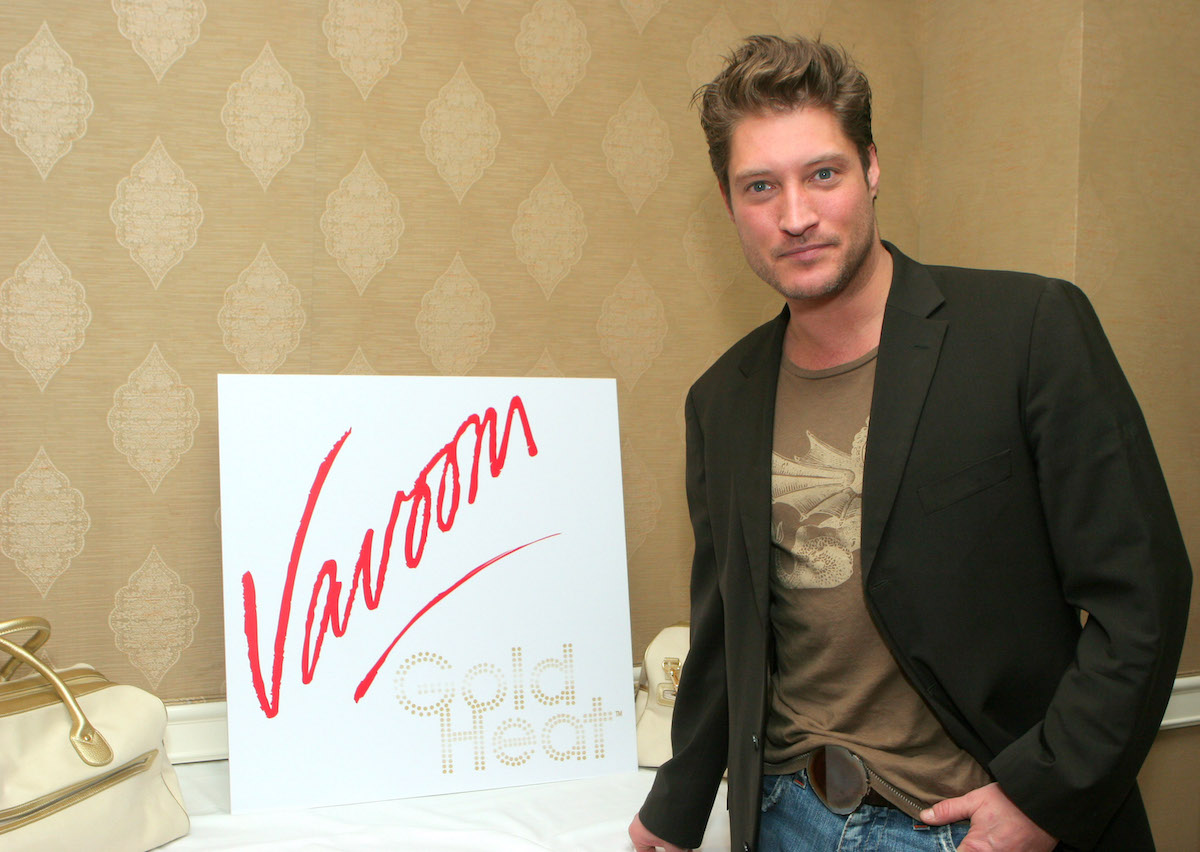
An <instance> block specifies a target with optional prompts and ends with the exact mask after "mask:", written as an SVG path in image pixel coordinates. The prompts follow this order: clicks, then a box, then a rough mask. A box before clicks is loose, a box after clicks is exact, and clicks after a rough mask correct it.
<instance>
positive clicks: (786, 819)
mask: <svg viewBox="0 0 1200 852" xmlns="http://www.w3.org/2000/svg"><path fill="white" fill-rule="evenodd" d="M970 827H971V824H970V823H969V822H956V823H954V824H953V825H943V826H926V825H921V824H920V823H917V822H915V821H914V820H913V818H912V817H910V816H907V815H905V814H904V813H902V812H901V811H898V810H896V809H894V808H880V807H875V806H873V805H861V806H859V808H858V810H856V811H855V812H854V813H852V814H850V815H849V816H840V815H838V814H835V813H833V811H831V810H829V809H828V808H827V807H825V805H823V804H822V803H821V800H820V799H818V798H817V796H816V794H815V793H813V791H812V790H810V789H809V786H808V773H807V772H806V771H805V770H803V769H802V770H800V771H799V772H797V773H795V774H793V775H764V776H763V783H762V818H761V822H760V823H759V829H758V848H759V850H760V852H954V849H955V848H956V847H957V846H958V844H959V843H962V840H963V838H964V837H966V836H967V831H968V830H969V829H970Z"/></svg>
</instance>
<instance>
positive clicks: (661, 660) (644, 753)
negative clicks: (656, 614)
mask: <svg viewBox="0 0 1200 852" xmlns="http://www.w3.org/2000/svg"><path fill="white" fill-rule="evenodd" d="M689 643H690V629H689V627H688V625H687V624H686V623H683V624H675V625H672V626H671V627H667V628H664V629H663V630H662V631H660V632H659V634H658V635H657V636H655V637H654V638H653V639H651V640H650V644H649V645H647V646H646V655H645V657H643V659H642V673H641V675H640V677H639V678H638V689H637V697H636V698H635V701H634V710H635V713H636V718H637V755H638V765H639V766H649V767H659V766H662V765H663V764H664V763H666V762H667V761H668V760H669V759H670V758H671V716H672V714H673V713H674V711H675V693H676V691H677V690H678V689H679V675H680V673H681V672H682V671H683V663H684V660H686V659H687V653H688V646H689Z"/></svg>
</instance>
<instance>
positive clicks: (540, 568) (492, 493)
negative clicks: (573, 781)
mask: <svg viewBox="0 0 1200 852" xmlns="http://www.w3.org/2000/svg"><path fill="white" fill-rule="evenodd" d="M217 386H218V404H219V412H220V452H221V528H222V561H223V570H224V596H225V660H226V682H227V691H228V707H229V763H230V767H229V768H230V799H231V804H232V807H233V810H234V811H246V810H254V809H261V808H274V807H309V806H317V805H331V804H345V803H351V802H365V801H373V800H379V799H390V798H400V797H405V796H417V795H428V794H434V793H447V792H455V791H462V790H476V789H483V788H490V787H502V786H509V785H518V784H530V783H538V782H544V781H554V780H564V779H570V778H581V777H587V776H594V775H601V774H606V773H613V772H626V771H633V770H634V769H635V768H636V762H637V760H636V754H635V749H636V747H635V736H634V731H633V722H634V720H633V711H632V707H633V695H632V680H631V675H630V672H631V665H630V661H631V659H632V655H631V653H630V633H629V599H628V587H627V580H626V574H625V533H624V517H623V511H622V492H621V461H620V446H619V439H618V431H617V408H616V388H615V384H614V382H612V381H611V380H606V379H541V378H536V379H529V378H524V379H499V378H426V377H401V376H267V375H253V376H247V375H222V376H220V377H219V378H218V383H217Z"/></svg>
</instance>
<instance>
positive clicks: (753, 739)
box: [750, 734, 758, 751]
mask: <svg viewBox="0 0 1200 852" xmlns="http://www.w3.org/2000/svg"><path fill="white" fill-rule="evenodd" d="M750 745H752V746H754V750H755V751H758V734H751V735H750Z"/></svg>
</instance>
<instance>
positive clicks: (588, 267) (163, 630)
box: [0, 0, 920, 699]
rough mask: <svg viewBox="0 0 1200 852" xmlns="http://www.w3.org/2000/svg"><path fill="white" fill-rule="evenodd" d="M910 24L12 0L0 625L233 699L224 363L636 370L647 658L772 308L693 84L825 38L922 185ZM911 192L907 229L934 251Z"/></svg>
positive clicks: (775, 12) (774, 5) (5, 42)
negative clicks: (702, 127)
mask: <svg viewBox="0 0 1200 852" xmlns="http://www.w3.org/2000/svg"><path fill="white" fill-rule="evenodd" d="M915 20H916V19H915V17H914V16H913V15H912V14H911V10H910V9H905V8H903V4H893V3H887V2H882V0H880V1H879V2H871V3H836V4H835V3H795V2H769V3H762V2H751V0H740V2H726V3H720V2H715V0H705V1H704V2H692V1H691V0H690V1H689V2H682V0H670V2H668V0H573V2H568V0H273V1H272V0H172V1H171V2H167V3H163V2H156V1H155V0H113V2H111V3H109V2H98V0H46V1H45V2H33V0H6V2H5V3H4V4H2V5H0V68H2V71H0V73H2V79H0V126H2V128H3V130H4V135H3V136H0V181H2V188H3V189H2V198H3V202H2V203H0V282H2V283H0V343H2V344H3V346H4V347H5V348H4V350H0V356H3V357H0V386H2V387H3V397H2V408H0V412H2V414H3V420H4V424H5V427H6V429H5V436H6V440H5V441H4V442H3V444H0V550H2V552H3V559H2V560H0V595H2V599H3V602H4V606H3V608H2V609H3V613H0V614H11V615H15V614H42V615H45V616H47V617H49V618H50V619H51V621H52V622H53V623H54V625H55V628H56V637H55V641H54V642H53V643H52V644H51V645H50V654H51V656H52V657H53V658H54V659H56V660H58V661H60V662H70V661H74V660H78V659H87V660H88V661H90V662H92V663H94V664H96V665H97V666H99V667H100V668H102V669H103V670H104V671H105V672H106V673H108V674H109V675H110V676H112V677H115V678H118V679H121V680H126V681H128V682H131V683H135V684H138V685H141V686H144V687H148V688H151V689H153V690H155V691H156V692H158V693H159V694H160V695H162V696H163V697H165V698H168V699H186V698H217V697H221V696H223V694H224V681H223V671H222V669H223V666H222V655H221V636H222V614H221V595H220V583H221V575H220V521H221V518H220V509H219V505H218V502H219V500H218V474H217V441H216V438H217V410H216V376H217V374H218V373H220V372H243V371H244V372H300V373H339V372H358V373H362V372H377V373H400V374H433V375H439V374H445V375H460V374H467V373H471V374H475V375H563V376H611V377H615V378H616V380H617V383H618V392H619V403H620V408H621V427H622V451H623V468H624V470H623V473H624V478H625V493H626V520H627V528H628V553H629V564H630V587H631V596H632V608H633V628H634V648H633V649H631V651H630V653H631V654H632V655H637V654H639V653H640V650H641V648H642V647H644V645H645V643H646V642H647V641H648V640H649V638H650V637H651V636H652V635H653V633H654V632H656V631H657V630H658V629H659V628H660V627H662V626H664V625H665V624H668V623H671V622H673V621H676V620H678V619H679V618H681V617H683V616H684V614H685V613H686V599H687V570H688V560H689V556H690V534H689V530H688V526H687V521H686V512H685V508H684V505H683V495H682V487H681V483H682V463H683V462H682V459H683V452H682V440H683V415H682V407H683V399H684V394H685V391H686V389H687V386H688V385H689V384H690V383H691V381H692V380H693V379H694V378H695V377H696V376H698V375H699V374H700V373H701V372H702V371H703V370H704V368H705V367H706V366H707V365H708V364H709V363H710V362H711V361H712V359H713V358H714V357H715V356H716V355H717V354H718V353H719V352H720V351H722V350H723V349H724V348H725V347H726V346H728V345H729V344H730V343H731V342H732V341H733V340H735V339H736V338H737V337H738V336H740V335H741V334H742V333H744V331H745V330H747V329H749V328H750V327H752V326H753V325H756V324H757V323H758V322H760V321H762V320H763V319H764V318H766V317H767V316H769V315H771V314H773V313H774V312H775V311H776V310H777V305H776V304H775V300H774V299H773V298H772V297H771V296H770V295H769V293H768V291H767V290H766V288H763V287H761V286H760V285H759V284H758V283H757V281H756V280H755V279H754V278H753V276H752V275H751V274H750V273H749V272H748V271H746V270H745V269H744V266H743V262H742V260H741V256H740V251H739V250H738V248H737V244H736V238H735V236H734V234H733V232H732V229H731V228H730V227H729V226H728V223H727V221H726V219H725V215H724V211H723V209H722V206H721V202H720V198H719V195H718V194H717V192H716V189H715V184H714V182H713V180H712V177H711V174H710V173H709V171H708V166H707V156H706V153H705V150H704V146H703V140H702V137H701V134H700V132H699V129H698V126H697V122H696V116H695V113H694V112H693V111H692V110H691V109H690V108H689V104H688V102H689V98H690V95H691V92H692V91H693V90H694V88H695V87H696V86H698V85H699V84H701V83H702V82H704V81H705V80H707V79H708V78H709V77H711V75H712V74H713V73H714V72H715V70H716V68H717V67H718V65H719V57H720V54H721V53H722V52H723V51H725V50H726V49H727V48H728V47H729V46H730V45H731V44H733V43H735V42H736V41H737V40H738V39H739V38H740V37H741V36H743V35H745V34H748V33H751V32H757V31H778V32H789V31H796V30H801V31H808V32H812V31H815V30H817V29H821V28H824V29H825V31H826V32H827V33H828V34H829V35H831V36H834V37H838V38H839V39H840V40H844V41H846V42H847V43H848V44H849V45H850V46H851V47H852V48H854V49H855V50H856V51H857V52H858V53H859V54H860V55H861V56H862V58H863V60H864V61H865V62H867V63H868V64H869V65H870V67H871V69H872V71H873V72H874V73H875V74H876V75H877V77H878V78H879V79H880V80H881V81H883V84H882V85H881V86H880V97H879V107H878V111H879V120H878V124H879V133H880V135H881V138H886V139H887V140H888V142H887V143H886V147H885V155H884V161H885V163H887V162H892V163H895V164H896V167H897V172H900V171H901V170H902V169H907V167H909V166H911V165H912V164H913V163H915V161H916V156H917V153H918V151H917V149H918V144H919V139H920V120H919V119H920V116H919V114H918V113H917V112H916V110H915V109H914V107H915V106H916V105H917V104H919V101H920V77H919V69H918V65H917V62H916V57H915V54H914V52H913V44H914V42H915ZM872 21H875V22H879V23H881V24H886V26H885V27H883V28H872V27H870V26H868V24H869V23H871V22H872ZM897 35H899V36H900V37H899V38H897ZM897 187H898V188H897V189H896V190H895V191H893V192H892V193H891V194H890V197H888V198H886V199H885V201H884V203H883V208H882V209H883V212H884V215H885V217H887V218H888V219H889V220H890V222H891V234H892V236H893V237H894V238H895V239H898V240H900V241H901V242H904V241H905V238H906V237H908V238H911V239H913V240H915V235H916V223H915V218H914V210H915V194H914V191H913V185H910V186H909V187H908V188H906V189H900V188H899V187H900V184H897Z"/></svg>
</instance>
